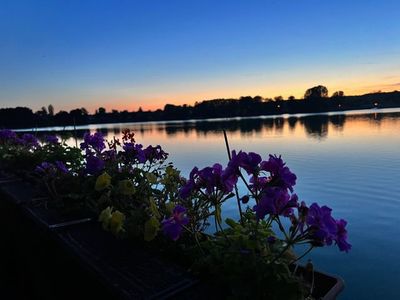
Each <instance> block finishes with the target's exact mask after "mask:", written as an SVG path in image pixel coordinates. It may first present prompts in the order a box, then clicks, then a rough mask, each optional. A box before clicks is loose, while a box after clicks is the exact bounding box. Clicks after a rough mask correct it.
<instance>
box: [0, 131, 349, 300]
mask: <svg viewBox="0 0 400 300" xmlns="http://www.w3.org/2000/svg"><path fill="white" fill-rule="evenodd" d="M225 141H226V145H227V150H228V157H229V161H228V163H227V165H226V166H225V167H224V166H222V165H221V164H219V163H216V164H214V165H212V166H209V167H205V168H203V169H199V168H197V167H195V168H193V170H192V171H191V172H190V175H189V178H187V179H185V178H183V177H181V175H180V172H179V171H178V170H177V169H176V168H174V167H173V165H172V163H168V162H167V158H168V154H167V153H166V152H165V151H164V150H163V149H162V148H161V147H160V146H148V147H144V146H143V145H141V144H138V143H136V141H135V139H134V134H133V132H130V131H129V130H124V131H123V136H122V140H121V141H120V140H118V139H115V138H114V139H113V140H112V141H108V142H107V141H106V140H105V139H104V137H103V136H102V135H101V133H94V134H89V133H87V134H85V136H84V139H83V142H82V143H81V145H80V149H78V148H74V147H69V146H67V145H66V144H65V143H63V142H59V140H58V138H57V137H54V136H48V137H45V141H42V142H39V141H38V140H37V139H36V137H34V136H32V135H27V134H25V135H22V136H18V135H17V134H15V133H14V132H12V131H9V130H3V131H0V156H1V167H2V168H4V167H11V168H10V169H12V165H13V163H14V164H18V162H20V161H21V158H25V159H26V158H29V159H30V162H29V164H26V165H24V168H25V169H26V170H27V171H31V172H34V173H35V174H36V175H38V177H40V178H41V180H42V181H43V182H44V185H45V187H46V188H47V190H48V191H49V195H50V197H51V198H52V199H53V200H55V203H61V207H63V208H65V207H66V206H68V205H71V203H72V204H78V205H77V207H78V208H79V209H82V208H84V207H85V208H90V209H91V211H92V212H94V213H96V214H97V215H98V216H99V221H100V222H101V224H102V226H103V228H104V229H105V230H107V231H110V232H112V233H113V234H114V235H116V236H118V237H130V238H135V239H136V240H137V239H138V238H141V239H143V240H144V241H146V242H150V245H153V246H156V247H157V249H164V250H167V251H166V252H168V251H175V252H174V253H176V251H179V253H181V254H183V255H180V257H183V258H184V263H186V264H187V265H188V266H189V267H190V269H191V270H192V271H193V272H195V273H197V274H199V275H200V276H206V277H207V278H208V280H209V281H211V282H213V283H215V284H217V285H218V286H219V287H221V285H222V286H225V287H227V288H228V291H229V292H228V294H229V295H230V296H232V297H233V298H235V297H236V298H246V297H253V298H263V299H264V298H268V299H269V298H271V299H276V298H279V299H281V298H283V299H301V298H303V297H306V296H309V294H310V291H309V289H306V288H305V286H306V284H305V283H304V282H303V281H302V279H301V278H299V277H298V276H295V275H294V274H293V272H292V270H291V268H292V266H294V265H295V264H296V263H297V262H298V261H299V260H300V259H301V258H303V257H304V256H305V255H306V254H307V253H309V252H310V251H311V250H312V249H314V248H316V247H323V246H332V245H336V246H337V247H338V248H339V250H340V251H345V252H347V251H349V250H350V249H351V245H350V244H349V243H348V241H347V230H346V225H347V222H346V221H345V220H343V219H335V218H333V216H332V210H331V209H330V208H329V207H327V206H321V205H319V204H317V203H312V204H311V205H307V204H306V203H305V202H304V201H300V200H299V197H298V196H297V194H296V193H295V192H294V186H295V185H296V180H297V177H296V175H295V174H294V173H293V172H292V171H291V170H290V169H289V168H288V166H287V165H286V164H285V163H284V161H283V160H282V158H281V156H277V155H269V156H268V157H267V158H265V159H264V160H263V159H262V157H261V156H260V155H259V154H257V153H253V152H248V153H247V152H244V151H238V152H237V151H235V150H234V151H230V150H229V145H228V142H227V139H226V135H225ZM22 161H23V159H22ZM34 163H36V165H35V166H36V167H33V164H34ZM228 202H232V203H233V202H235V203H236V204H235V205H236V206H237V209H238V214H237V216H238V218H237V220H234V219H230V218H228V219H225V221H224V222H223V205H224V204H226V203H228ZM59 207H60V206H59ZM211 224H213V225H212V226H211ZM211 233H212V234H211ZM299 245H303V246H301V247H302V249H304V252H303V253H302V254H300V255H298V256H296V255H295V250H298V249H299V247H298V246H299ZM164 252H165V251H164ZM210 275H211V277H210ZM210 278H211V279H210Z"/></svg>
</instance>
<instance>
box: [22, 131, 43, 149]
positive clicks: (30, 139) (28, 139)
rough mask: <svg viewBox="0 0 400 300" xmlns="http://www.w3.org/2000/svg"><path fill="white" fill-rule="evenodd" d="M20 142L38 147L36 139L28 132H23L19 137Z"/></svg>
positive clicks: (27, 145)
mask: <svg viewBox="0 0 400 300" xmlns="http://www.w3.org/2000/svg"><path fill="white" fill-rule="evenodd" d="M20 143H21V144H22V145H24V146H26V147H39V141H38V139H37V138H36V137H35V136H34V135H32V134H30V133H24V134H23V135H22V137H21V139H20Z"/></svg>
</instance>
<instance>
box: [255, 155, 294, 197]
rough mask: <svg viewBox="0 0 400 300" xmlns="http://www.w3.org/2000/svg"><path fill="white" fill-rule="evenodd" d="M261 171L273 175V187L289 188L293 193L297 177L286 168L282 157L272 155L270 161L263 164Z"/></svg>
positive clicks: (271, 181)
mask: <svg viewBox="0 0 400 300" xmlns="http://www.w3.org/2000/svg"><path fill="white" fill-rule="evenodd" d="M261 169H262V170H264V171H267V172H269V173H270V174H271V180H270V183H271V184H272V185H274V186H280V187H282V188H288V189H289V190H290V191H291V192H293V186H294V185H295V184H296V179H297V177H296V175H295V174H293V173H292V172H291V171H290V170H289V168H288V167H286V164H285V163H284V162H283V160H282V158H281V156H276V155H270V156H269V160H267V161H263V162H262V163H261Z"/></svg>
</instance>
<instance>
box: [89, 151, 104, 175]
mask: <svg viewBox="0 0 400 300" xmlns="http://www.w3.org/2000/svg"><path fill="white" fill-rule="evenodd" d="M104 165H105V163H104V161H103V160H101V159H100V158H98V157H96V156H93V155H89V156H88V157H86V173H88V174H98V173H100V172H101V171H102V170H103V169H104Z"/></svg>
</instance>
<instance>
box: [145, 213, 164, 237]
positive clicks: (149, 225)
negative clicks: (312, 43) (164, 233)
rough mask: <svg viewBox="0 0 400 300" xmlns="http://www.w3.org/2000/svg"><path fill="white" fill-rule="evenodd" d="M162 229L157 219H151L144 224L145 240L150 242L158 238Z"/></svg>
mask: <svg viewBox="0 0 400 300" xmlns="http://www.w3.org/2000/svg"><path fill="white" fill-rule="evenodd" d="M159 229H160V222H159V221H158V219H157V218H156V217H154V216H153V217H151V218H150V219H149V220H147V222H146V223H145V224H144V240H145V241H147V242H150V241H152V240H154V238H155V237H156V236H157V233H158V230H159Z"/></svg>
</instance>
